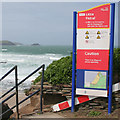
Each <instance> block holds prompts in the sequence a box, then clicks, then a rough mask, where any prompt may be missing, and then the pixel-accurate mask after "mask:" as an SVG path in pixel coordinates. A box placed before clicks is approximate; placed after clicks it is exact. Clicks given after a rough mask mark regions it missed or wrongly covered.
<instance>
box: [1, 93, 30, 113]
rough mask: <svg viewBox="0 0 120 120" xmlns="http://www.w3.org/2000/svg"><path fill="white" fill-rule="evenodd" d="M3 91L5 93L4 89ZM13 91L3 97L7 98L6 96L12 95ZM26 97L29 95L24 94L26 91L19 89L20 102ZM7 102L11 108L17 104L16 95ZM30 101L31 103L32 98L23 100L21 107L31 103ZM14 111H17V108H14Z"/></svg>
mask: <svg viewBox="0 0 120 120" xmlns="http://www.w3.org/2000/svg"><path fill="white" fill-rule="evenodd" d="M3 93H5V91H4V92H3ZM3 93H2V94H3ZM11 93H13V92H11ZM11 93H9V94H8V95H6V96H5V97H4V98H3V99H5V98H7V97H8V96H9V95H11ZM0 96H1V95H0ZM26 97H27V96H26V95H25V94H24V92H22V91H19V102H20V101H21V100H23V99H24V98H26ZM3 99H2V100H3ZM5 103H7V104H8V106H9V107H10V108H11V107H13V106H14V105H15V104H16V96H15V95H14V97H12V98H10V99H9V100H8V101H7V102H5ZM29 103H30V99H28V100H26V101H25V102H23V103H22V104H21V105H19V108H21V107H23V106H25V105H27V104H29ZM13 111H14V112H15V111H16V108H14V109H13Z"/></svg>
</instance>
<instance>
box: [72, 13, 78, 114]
mask: <svg viewBox="0 0 120 120" xmlns="http://www.w3.org/2000/svg"><path fill="white" fill-rule="evenodd" d="M76 15H77V12H76V11H74V12H73V55H72V103H71V104H72V107H71V112H74V107H75V74H76V73H75V71H76Z"/></svg>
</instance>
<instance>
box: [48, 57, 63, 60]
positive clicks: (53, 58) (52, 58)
mask: <svg viewBox="0 0 120 120" xmlns="http://www.w3.org/2000/svg"><path fill="white" fill-rule="evenodd" d="M60 58H61V57H50V59H51V60H59V59H60Z"/></svg>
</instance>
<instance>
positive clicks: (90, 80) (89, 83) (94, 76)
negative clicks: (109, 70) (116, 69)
mask: <svg viewBox="0 0 120 120" xmlns="http://www.w3.org/2000/svg"><path fill="white" fill-rule="evenodd" d="M90 74H91V76H90ZM84 87H85V88H101V89H106V72H99V71H95V72H94V71H85V86H84Z"/></svg>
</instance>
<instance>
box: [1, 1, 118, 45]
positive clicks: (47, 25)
mask: <svg viewBox="0 0 120 120" xmlns="http://www.w3.org/2000/svg"><path fill="white" fill-rule="evenodd" d="M105 3H106V2H104V3H103V2H3V3H2V40H9V41H12V42H20V43H23V44H25V45H27V44H33V43H39V44H41V45H72V12H73V11H74V10H76V11H81V10H86V9H89V8H92V7H95V6H97V5H101V4H105ZM117 7H118V4H116V18H117V19H116V22H115V23H118V11H117ZM115 26H116V28H115V40H116V41H115V44H116V45H117V44H118V25H117V24H116V25H115Z"/></svg>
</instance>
